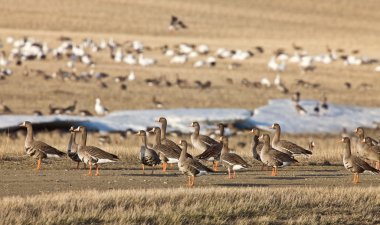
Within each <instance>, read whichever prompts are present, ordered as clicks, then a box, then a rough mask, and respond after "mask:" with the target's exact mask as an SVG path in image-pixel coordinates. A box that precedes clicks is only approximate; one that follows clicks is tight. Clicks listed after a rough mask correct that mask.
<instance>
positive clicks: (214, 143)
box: [199, 135, 219, 146]
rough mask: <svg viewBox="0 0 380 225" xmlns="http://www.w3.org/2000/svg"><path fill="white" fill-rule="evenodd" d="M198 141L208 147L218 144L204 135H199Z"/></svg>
mask: <svg viewBox="0 0 380 225" xmlns="http://www.w3.org/2000/svg"><path fill="white" fill-rule="evenodd" d="M199 140H200V141H201V142H203V143H204V144H206V145H208V146H212V145H216V144H219V142H217V141H215V140H214V139H212V138H210V137H209V136H206V135H199Z"/></svg>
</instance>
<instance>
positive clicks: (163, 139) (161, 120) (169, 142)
mask: <svg viewBox="0 0 380 225" xmlns="http://www.w3.org/2000/svg"><path fill="white" fill-rule="evenodd" d="M156 122H159V123H161V144H163V145H166V146H168V147H169V148H171V149H173V150H174V151H176V152H178V154H181V151H182V150H181V148H180V147H179V146H178V145H177V144H176V143H175V142H174V141H172V140H170V139H168V138H167V137H166V128H167V126H168V121H167V120H166V118H165V117H160V118H159V119H158V120H157V121H156ZM187 157H190V158H193V156H192V155H190V154H189V153H187Z"/></svg>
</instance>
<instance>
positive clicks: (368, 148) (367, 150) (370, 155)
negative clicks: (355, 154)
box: [362, 137, 380, 169]
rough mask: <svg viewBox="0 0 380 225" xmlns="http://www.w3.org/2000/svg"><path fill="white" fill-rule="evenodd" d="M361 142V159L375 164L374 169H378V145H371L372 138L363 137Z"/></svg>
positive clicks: (379, 148)
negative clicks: (362, 144)
mask: <svg viewBox="0 0 380 225" xmlns="http://www.w3.org/2000/svg"><path fill="white" fill-rule="evenodd" d="M362 142H363V143H364V146H363V158H365V159H368V160H371V161H375V162H376V169H379V168H380V166H379V164H380V163H379V162H380V146H379V145H372V138H370V137H365V138H364V139H363V140H362Z"/></svg>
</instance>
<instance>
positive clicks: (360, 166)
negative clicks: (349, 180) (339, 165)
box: [342, 137, 380, 184]
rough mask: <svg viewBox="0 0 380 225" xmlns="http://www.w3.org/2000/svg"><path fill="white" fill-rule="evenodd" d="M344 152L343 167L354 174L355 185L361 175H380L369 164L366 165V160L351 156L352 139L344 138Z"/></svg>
mask: <svg viewBox="0 0 380 225" xmlns="http://www.w3.org/2000/svg"><path fill="white" fill-rule="evenodd" d="M342 142H343V147H344V152H343V165H344V167H345V168H346V169H347V170H348V171H350V172H351V173H353V174H354V178H353V183H355V184H356V183H359V182H360V178H359V173H363V172H365V171H368V172H371V173H374V174H375V173H379V172H380V171H379V170H377V169H375V168H373V167H371V166H370V165H369V164H368V163H366V162H365V161H364V160H362V159H360V158H359V157H356V156H354V155H351V141H350V138H348V137H345V138H342Z"/></svg>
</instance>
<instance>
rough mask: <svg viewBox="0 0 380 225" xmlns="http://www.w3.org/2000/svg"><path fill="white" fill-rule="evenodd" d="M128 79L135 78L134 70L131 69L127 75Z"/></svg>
mask: <svg viewBox="0 0 380 225" xmlns="http://www.w3.org/2000/svg"><path fill="white" fill-rule="evenodd" d="M128 80H129V81H134V80H136V75H135V72H133V71H131V72H130V73H129V75H128Z"/></svg>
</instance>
